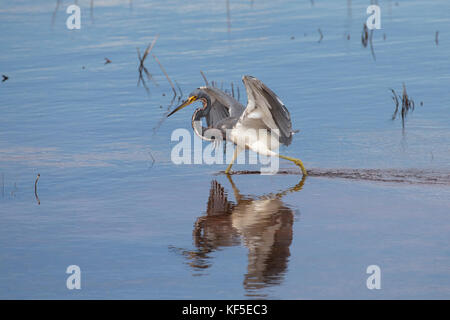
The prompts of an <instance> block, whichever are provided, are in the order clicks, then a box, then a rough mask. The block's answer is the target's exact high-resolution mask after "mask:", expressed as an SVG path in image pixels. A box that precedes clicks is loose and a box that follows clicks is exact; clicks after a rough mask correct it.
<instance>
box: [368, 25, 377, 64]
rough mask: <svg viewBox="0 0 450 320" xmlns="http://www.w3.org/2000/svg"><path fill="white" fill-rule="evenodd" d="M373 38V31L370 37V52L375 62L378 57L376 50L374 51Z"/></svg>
mask: <svg viewBox="0 0 450 320" xmlns="http://www.w3.org/2000/svg"><path fill="white" fill-rule="evenodd" d="M372 38H373V30H370V36H369V43H370V52H371V53H372V58H373V60H375V61H376V60H377V57H376V56H375V50H374V49H373V43H372Z"/></svg>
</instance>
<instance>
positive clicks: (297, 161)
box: [293, 159, 308, 177]
mask: <svg viewBox="0 0 450 320" xmlns="http://www.w3.org/2000/svg"><path fill="white" fill-rule="evenodd" d="M293 162H294V163H295V164H296V165H297V166H299V167H300V169H301V170H302V174H303V176H305V177H306V176H307V175H308V172H307V171H306V169H305V166H304V165H303V162H302V160H300V159H295V160H294V161H293Z"/></svg>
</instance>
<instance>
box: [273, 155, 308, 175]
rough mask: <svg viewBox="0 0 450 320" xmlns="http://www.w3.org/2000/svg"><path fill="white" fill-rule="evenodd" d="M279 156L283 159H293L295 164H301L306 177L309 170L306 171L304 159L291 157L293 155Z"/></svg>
mask: <svg viewBox="0 0 450 320" xmlns="http://www.w3.org/2000/svg"><path fill="white" fill-rule="evenodd" d="M279 157H280V158H282V159H286V160H289V161H292V162H293V163H295V165H297V166H299V167H300V169H301V170H302V174H303V176H304V177H306V176H307V175H308V172H307V171H306V169H305V166H304V165H303V162H302V160H300V159H297V158H291V157H286V156H282V155H281V154H280V155H279Z"/></svg>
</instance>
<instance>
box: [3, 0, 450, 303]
mask: <svg viewBox="0 0 450 320" xmlns="http://www.w3.org/2000/svg"><path fill="white" fill-rule="evenodd" d="M78 2H79V4H80V6H81V10H82V27H81V30H78V31H69V30H67V29H66V27H65V20H66V18H67V16H68V15H67V14H66V13H65V9H66V7H67V6H68V5H69V4H71V2H70V1H61V4H60V6H59V8H58V10H57V11H56V14H55V15H54V23H53V25H52V16H53V14H54V10H55V4H56V1H14V2H2V3H1V4H0V28H1V30H3V32H2V33H1V34H0V43H1V48H2V53H1V54H0V73H1V74H5V75H8V76H9V79H8V81H5V82H2V83H0V97H1V100H0V114H1V117H0V188H1V189H0V193H1V194H0V208H1V209H0V217H1V220H2V223H1V224H0V261H1V262H0V283H1V285H0V297H1V298H67V299H71V298H154V299H157V298H179V299H183V298H213V299H215V298H217V299H222V298H223V299H226V298H243V299H245V298H253V297H263V298H279V299H299V298H367V299H378V298H447V299H448V298H449V296H450V272H449V265H450V252H449V249H448V243H449V240H450V239H449V236H450V216H449V214H448V213H449V212H450V201H449V199H450V189H449V187H448V185H444V186H438V185H416V184H401V183H400V184H399V183H382V182H369V181H355V180H343V179H327V178H316V177H310V178H308V179H307V180H306V181H304V184H301V180H300V179H301V178H300V176H295V175H287V176H270V177H269V176H259V175H254V176H235V177H233V180H232V181H229V180H228V179H227V178H226V177H225V176H223V175H220V174H219V175H218V174H217V173H218V172H219V171H221V170H224V168H225V165H213V166H207V165H188V166H176V165H174V164H173V163H172V162H171V161H170V152H171V149H172V147H173V146H174V144H175V143H174V142H171V141H170V135H171V133H172V131H173V130H174V129H176V128H186V129H189V130H190V116H191V112H192V108H190V109H189V108H186V109H185V110H183V111H180V112H179V113H177V114H176V115H175V116H173V117H171V118H170V119H169V120H167V121H163V122H161V123H160V119H162V118H163V116H164V114H165V112H167V109H168V107H170V106H171V100H172V92H171V88H170V86H169V84H168V83H167V80H166V79H165V76H164V74H163V73H162V72H161V70H160V69H159V66H158V64H157V63H156V62H155V61H154V60H153V58H152V57H149V58H148V59H147V60H146V62H145V64H146V66H147V68H148V69H149V71H150V72H151V73H152V74H153V76H154V78H155V80H156V82H157V84H158V85H155V84H154V83H153V82H151V81H147V82H148V85H149V89H150V94H149V95H148V94H147V93H146V91H145V89H144V88H143V87H142V86H139V87H138V86H137V85H136V84H137V81H138V71H137V70H138V59H137V52H136V48H137V47H139V48H140V50H141V52H142V51H144V50H145V47H146V46H147V45H148V44H149V43H150V42H151V41H152V40H153V39H154V37H155V36H156V35H157V34H159V38H158V41H157V43H156V46H155V47H154V49H153V53H154V54H155V55H156V56H157V57H158V59H159V60H160V61H161V63H162V64H163V66H164V68H165V69H166V70H167V72H168V74H169V75H170V77H171V78H172V80H174V81H176V82H177V83H178V84H179V85H180V87H181V89H182V91H183V93H184V98H185V97H186V95H187V94H188V93H189V92H190V91H192V90H193V89H194V88H196V87H198V86H200V85H203V79H202V77H201V76H200V70H203V71H204V72H205V74H206V75H207V77H208V79H209V80H210V81H211V80H215V81H216V82H217V83H218V84H221V83H223V84H224V87H225V88H226V89H228V90H230V86H231V82H233V84H234V86H235V89H236V87H237V86H239V88H240V95H241V102H243V103H245V99H246V97H245V93H244V92H245V90H244V87H243V85H242V83H241V81H240V79H241V77H242V75H244V74H251V75H254V76H256V77H258V78H260V79H261V80H263V81H264V82H265V83H266V84H267V85H268V86H269V87H270V88H272V89H273V90H274V91H275V92H276V93H277V94H278V95H279V96H280V97H281V98H282V100H283V101H284V103H285V104H286V106H287V107H288V108H289V110H290V113H291V117H292V119H293V127H294V128H295V129H300V132H299V133H298V134H297V135H295V137H294V140H293V143H292V145H291V146H289V148H286V150H284V153H285V154H287V155H290V156H297V157H300V158H301V159H302V160H303V161H304V163H305V165H306V166H307V167H309V168H376V169H388V168H397V169H407V168H413V169H426V170H436V171H438V172H447V173H448V172H449V171H450V166H449V163H450V148H449V146H450V117H449V111H450V110H449V108H450V95H449V92H448V90H447V88H448V87H449V85H450V68H449V67H450V66H449V59H448V54H449V52H450V34H449V31H448V26H449V23H450V4H449V3H448V1H443V0H442V1H438V0H436V1H419V0H416V1H379V4H380V6H381V10H382V30H377V31H375V32H374V37H373V45H374V50H375V54H376V61H374V59H373V58H372V56H371V53H370V49H369V48H363V47H362V45H361V40H360V39H361V31H362V25H363V23H364V22H365V20H366V14H365V10H366V8H367V6H368V5H369V4H370V1H352V5H351V7H348V6H347V1H317V0H316V1H314V3H315V4H314V6H311V2H310V1H306V0H305V1H258V0H256V1H253V2H252V1H240V2H238V1H233V0H231V1H230V17H231V20H230V29H229V30H228V23H227V13H226V3H225V1H218V0H214V1H194V2H188V3H186V2H180V1H136V0H135V1H132V5H131V6H130V2H129V1H125V0H124V1H107V0H104V1H94V9H93V11H92V16H91V12H90V1H81V0H80V1H78ZM252 3H253V4H252ZM396 3H398V5H396ZM205 13H207V14H205ZM319 28H320V30H321V31H322V33H323V35H324V38H323V39H322V41H321V42H320V43H319V42H318V40H319V38H320V35H319V32H318V29H319ZM436 31H439V44H438V45H436V43H435V33H436ZM348 35H350V39H348V38H347V36H348ZM384 35H385V36H386V39H384ZM105 57H107V58H109V59H110V60H111V61H112V63H110V64H107V65H105V64H104V61H105V60H104V58H105ZM402 83H405V84H406V87H407V90H408V94H409V95H410V96H411V97H412V98H413V99H414V100H415V102H416V109H415V111H414V112H413V113H412V114H410V115H408V118H407V121H406V129H405V133H404V134H403V133H402V128H401V121H399V120H396V121H392V120H391V116H392V113H393V111H394V107H395V106H394V103H393V102H392V99H391V92H390V90H389V89H390V88H394V89H395V90H396V91H397V92H401V88H402ZM177 102H178V98H176V99H175V101H174V102H173V104H176V103H177ZM420 102H423V106H421V105H420ZM281 166H282V167H283V168H290V164H288V163H285V162H282V163H281ZM235 169H237V170H240V169H255V167H254V166H253V167H252V166H243V165H240V166H239V165H238V166H236V167H235ZM37 173H40V175H41V177H40V180H39V184H38V194H39V199H40V202H41V204H40V205H38V204H37V202H36V199H35V195H34V181H35V179H36V175H37ZM300 184H301V186H300ZM222 188H223V192H224V193H222V192H221V190H222ZM236 190H237V191H238V192H236ZM218 194H219V195H221V196H220V197H219V198H217V195H218ZM223 194H225V196H223ZM214 196H216V197H214ZM225 197H226V198H225ZM238 198H239V199H240V201H238ZM219 203H220V205H224V204H226V206H225V207H223V208H221V210H222V211H220V210H219V211H220V212H217V208H218V207H217V206H218V205H219ZM213 204H214V208H215V211H214V210H213V209H212V205H213ZM230 213H232V214H231V215H230ZM71 264H77V265H79V266H80V268H81V270H82V275H83V276H82V277H83V278H82V290H80V291H77V292H74V291H69V290H67V289H66V287H65V280H66V277H67V275H66V274H65V270H66V268H67V266H68V265H71ZM372 264H377V265H379V266H380V267H381V270H382V289H381V290H379V291H370V290H368V289H367V288H366V286H365V283H366V278H367V276H368V275H367V274H366V273H365V271H366V268H367V266H368V265H372Z"/></svg>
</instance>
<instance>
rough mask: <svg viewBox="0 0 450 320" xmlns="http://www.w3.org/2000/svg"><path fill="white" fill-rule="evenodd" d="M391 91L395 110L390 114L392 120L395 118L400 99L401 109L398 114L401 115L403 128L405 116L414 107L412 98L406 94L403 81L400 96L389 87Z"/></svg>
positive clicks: (403, 126)
mask: <svg viewBox="0 0 450 320" xmlns="http://www.w3.org/2000/svg"><path fill="white" fill-rule="evenodd" d="M391 91H392V94H393V97H392V100H394V102H395V111H394V114H393V115H392V120H395V119H396V118H397V114H398V110H399V106H400V101H401V103H402V110H401V113H400V114H401V116H402V128H403V129H405V120H406V116H407V115H408V113H409V112H413V111H414V108H415V103H414V100H413V99H411V98H410V97H409V96H408V93H407V92H406V85H405V84H404V83H403V92H402V95H401V96H400V95H397V93H396V92H395V90H394V89H391Z"/></svg>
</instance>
